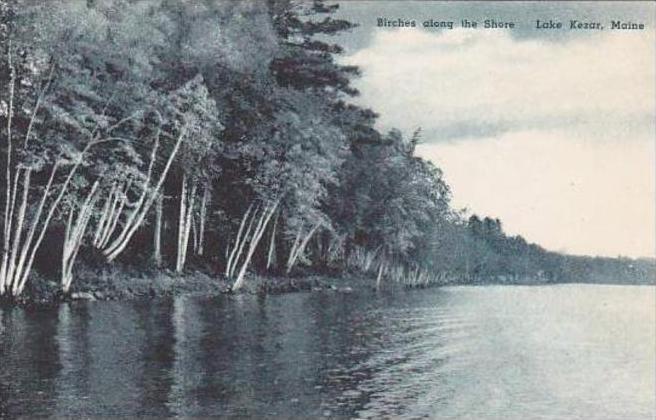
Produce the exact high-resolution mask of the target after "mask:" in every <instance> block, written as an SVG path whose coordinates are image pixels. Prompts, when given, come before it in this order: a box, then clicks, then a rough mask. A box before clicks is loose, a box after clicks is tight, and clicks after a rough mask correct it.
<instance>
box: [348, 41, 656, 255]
mask: <svg viewBox="0 0 656 420" xmlns="http://www.w3.org/2000/svg"><path fill="white" fill-rule="evenodd" d="M655 45H656V44H655V40H654V35H653V32H652V31H642V32H632V33H627V32H624V33H619V32H608V31H607V32H603V33H596V34H593V35H590V36H585V37H576V38H568V39H559V40H545V39H537V38H532V39H516V38H513V37H511V36H510V34H509V33H508V32H506V31H482V30H463V29H456V30H452V31H445V32H442V33H428V32H425V31H422V30H397V31H379V32H376V34H375V35H374V39H373V42H372V43H371V45H370V46H369V47H368V48H366V49H363V50H360V51H358V52H356V53H355V54H353V55H352V56H350V57H348V58H347V61H348V62H349V63H352V64H357V65H359V66H361V68H362V69H363V73H364V75H363V77H362V79H361V80H360V81H359V82H358V88H359V89H360V90H361V91H362V93H363V94H362V98H361V99H360V101H362V103H364V104H366V105H368V106H371V107H373V108H374V109H375V110H376V111H378V112H379V113H380V114H381V119H380V125H381V126H382V128H387V127H399V128H401V129H403V130H405V131H407V132H410V131H411V130H413V129H414V128H416V127H417V126H421V127H423V128H424V133H425V136H424V140H425V142H426V143H425V144H424V145H423V146H422V147H421V148H420V153H421V154H422V155H423V156H425V157H427V158H429V159H431V160H434V161H436V163H438V164H439V165H440V166H441V167H442V168H443V169H444V170H445V173H446V177H447V180H448V181H449V182H450V183H451V184H452V186H453V190H454V200H455V203H456V204H457V205H459V206H466V207H469V208H471V209H472V210H474V211H476V212H479V213H482V214H489V215H492V216H497V217H500V218H502V220H504V222H505V225H506V228H507V229H508V230H509V231H510V232H512V233H521V234H523V235H525V236H526V237H528V238H529V239H530V240H533V241H536V242H539V243H541V244H543V245H544V246H546V247H547V248H550V249H555V250H564V251H568V252H574V253H579V254H598V255H613V256H614V255H618V254H622V255H634V256H642V255H653V253H654V247H655V246H656V245H655V244H654V230H655V226H654V214H655V212H656V209H655V208H654V206H655V205H654V199H655V196H654V188H655V187H654V183H655V181H654V133H655V130H656V127H655V122H654V117H655V116H656V104H655V101H656V84H655V79H656V74H655V70H654V54H655V47H654V46H655Z"/></svg>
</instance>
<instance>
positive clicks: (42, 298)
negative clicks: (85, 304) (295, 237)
mask: <svg viewBox="0 0 656 420" xmlns="http://www.w3.org/2000/svg"><path fill="white" fill-rule="evenodd" d="M230 286H231V282H230V281H228V279H226V278H224V277H223V276H221V275H216V274H214V273H207V272H204V271H201V270H194V271H190V272H186V273H183V274H177V273H175V272H173V271H171V270H167V269H156V268H147V269H144V270H142V271H136V270H135V269H129V268H128V269H126V268H118V267H113V266H112V267H107V268H104V269H102V270H92V269H88V268H84V269H83V270H81V273H80V274H79V275H78V280H77V281H76V283H75V285H74V287H73V288H72V289H71V290H70V291H69V293H63V292H62V290H61V287H60V285H59V283H57V282H55V281H52V280H48V279H45V278H44V277H42V276H35V278H34V279H33V280H32V281H31V283H30V287H29V288H28V289H27V290H26V291H25V293H24V294H23V295H21V296H18V297H17V298H15V299H8V298H7V297H3V299H1V300H0V304H5V305H20V306H31V305H47V304H55V303H61V302H70V301H106V300H131V299H154V298H163V297H172V296H182V295H191V296H208V297H212V296H219V295H228V294H234V293H245V294H282V293H293V292H319V291H326V292H337V293H350V292H353V291H356V290H365V289H375V277H372V276H371V274H363V273H322V274H320V273H313V272H307V273H302V274H300V275H298V276H294V277H290V276H260V275H257V274H249V276H248V281H247V286H246V287H244V288H242V289H240V290H239V291H238V292H233V291H232V289H231V287H230ZM386 288H387V289H390V288H394V289H401V288H403V287H402V285H386Z"/></svg>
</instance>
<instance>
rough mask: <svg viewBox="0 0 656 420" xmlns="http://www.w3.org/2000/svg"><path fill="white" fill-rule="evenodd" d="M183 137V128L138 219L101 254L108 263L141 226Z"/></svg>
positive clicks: (184, 130)
mask: <svg viewBox="0 0 656 420" xmlns="http://www.w3.org/2000/svg"><path fill="white" fill-rule="evenodd" d="M185 135H186V129H184V128H183V129H182V132H181V133H180V135H179V136H178V139H177V141H176V143H175V146H174V147H173V150H172V151H171V154H170V156H169V159H168V160H167V162H166V165H165V166H164V169H163V171H162V173H161V175H160V178H159V180H158V181H157V184H156V185H155V186H154V187H153V191H152V192H151V194H150V196H149V197H148V199H147V200H146V202H145V203H143V205H142V206H141V208H140V213H139V215H138V217H136V218H135V219H134V222H133V223H132V224H131V225H126V226H125V227H124V229H123V231H122V232H121V234H120V235H119V237H118V238H116V240H114V241H113V242H112V243H111V244H110V245H109V247H108V248H107V249H106V250H105V251H104V252H103V253H104V254H105V256H106V257H107V260H108V261H113V260H114V259H115V258H116V257H118V256H119V255H120V254H121V252H123V250H125V247H126V246H127V245H128V243H129V242H130V239H132V236H134V234H135V232H136V231H137V229H138V228H139V226H141V224H142V223H143V221H144V218H145V217H146V214H147V213H148V210H149V209H150V207H151V206H152V204H153V202H154V201H155V198H156V197H157V193H158V192H159V191H160V190H161V188H162V185H163V184H164V180H165V179H166V176H167V174H168V172H169V169H170V168H171V164H172V163H173V160H174V159H175V156H176V155H177V153H178V150H179V149H180V145H181V144H182V140H183V138H184V136H185ZM135 210H137V209H135Z"/></svg>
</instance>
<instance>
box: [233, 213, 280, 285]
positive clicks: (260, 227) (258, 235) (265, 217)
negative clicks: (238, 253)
mask: <svg viewBox="0 0 656 420" xmlns="http://www.w3.org/2000/svg"><path fill="white" fill-rule="evenodd" d="M277 208H278V202H277V201H276V202H275V203H274V204H272V205H269V206H268V207H265V208H264V209H263V210H262V215H261V216H260V219H259V221H258V224H257V226H256V228H255V231H254V232H253V236H252V238H251V240H250V243H249V246H248V253H247V254H246V259H245V260H244V262H243V264H242V266H241V269H240V270H239V274H238V275H237V279H236V280H235V283H234V284H233V285H232V290H233V291H236V290H239V289H241V288H242V286H243V285H244V276H245V274H246V270H247V269H248V266H249V265H250V262H251V259H252V258H253V254H254V253H255V249H256V248H257V245H258V244H259V243H260V240H261V239H262V235H263V234H264V230H265V229H266V227H267V225H268V224H269V220H271V216H273V213H275V211H276V209H277Z"/></svg>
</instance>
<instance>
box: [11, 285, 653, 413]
mask: <svg viewBox="0 0 656 420" xmlns="http://www.w3.org/2000/svg"><path fill="white" fill-rule="evenodd" d="M655 293H656V288H654V287H652V286H597V285H562V286H545V287H535V286H534V287H523V286H506V287H496V286H490V287H453V288H441V289H429V290H416V291H410V292H407V293H401V294H397V295H388V294H384V293H383V294H375V293H374V292H371V293H352V294H337V293H332V292H331V293H328V292H316V293H298V294H291V295H283V296H268V297H264V298H263V297H259V298H258V297H255V296H237V297H221V298H215V299H202V298H189V297H187V298H177V299H171V300H155V301H139V302H120V303H119V302H89V303H87V302H81V303H74V304H62V305H60V306H58V307H55V308H48V309H39V310H34V309H31V310H25V309H21V308H5V309H0V362H1V365H0V417H14V416H17V415H25V416H37V415H39V416H42V415H45V416H64V415H71V416H108V415H123V416H138V415H149V416H156V417H161V416H181V417H185V416H208V415H222V416H246V417H267V418H270V417H278V418H287V417H290V418H316V417H320V416H324V417H350V418H375V419H379V418H466V419H487V418H489V419H529V418H530V419H590V418H594V419H652V418H653V417H654V413H655V404H656V401H655V398H656V397H655V394H656V390H655V387H656V385H655V379H654V378H655V375H656V366H655V357H656V320H655V316H656V315H655V312H656V306H655V305H656V296H655Z"/></svg>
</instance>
